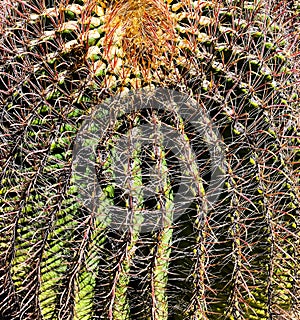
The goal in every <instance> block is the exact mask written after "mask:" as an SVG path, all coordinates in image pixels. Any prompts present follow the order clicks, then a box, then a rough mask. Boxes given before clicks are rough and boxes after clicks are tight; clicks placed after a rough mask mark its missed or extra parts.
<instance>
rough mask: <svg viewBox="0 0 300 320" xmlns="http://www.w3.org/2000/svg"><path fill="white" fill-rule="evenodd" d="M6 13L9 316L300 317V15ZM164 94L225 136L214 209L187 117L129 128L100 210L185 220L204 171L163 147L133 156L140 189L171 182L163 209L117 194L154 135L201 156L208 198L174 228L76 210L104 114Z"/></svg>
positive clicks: (91, 2) (125, 119)
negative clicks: (87, 151) (92, 134)
mask: <svg viewBox="0 0 300 320" xmlns="http://www.w3.org/2000/svg"><path fill="white" fill-rule="evenodd" d="M0 6H2V8H1V9H2V10H1V16H0V18H1V21H0V35H1V37H0V48H1V50H0V52H1V64H0V74H1V77H0V80H1V87H0V103H1V106H2V107H1V124H0V128H1V133H0V138H1V144H0V146H1V148H0V152H1V157H0V163H1V166H0V176H1V189H0V195H1V197H0V230H1V233H0V245H1V251H0V255H1V256H0V279H1V281H0V318H1V319H86V320H87V319H116V320H125V319H157V320H163V319H299V318H300V306H299V303H300V302H299V298H298V297H299V295H300V288H299V276H300V275H299V265H300V261H299V250H300V243H299V201H300V188H299V185H300V178H299V163H300V157H299V155H300V135H299V129H300V126H299V119H300V111H299V110H300V109H299V103H300V102H299V87H298V85H299V80H300V77H299V74H300V72H299V65H300V64H299V49H300V48H299V33H300V24H299V14H300V4H299V1H290V2H288V3H286V2H285V1H284V2H280V1H277V0H268V1H266V0H264V1H256V0H255V1H234V0H222V1H189V0H184V1H175V0H174V1H172V0H167V1H164V0H153V1H148V0H140V1H137V0H136V1H131V0H120V1H119V0H115V1H105V0H104V1H100V0H57V1H56V0H51V1H50V0H49V1H42V0H30V1H23V0H14V1H13V0H5V1H3V2H2V3H1V5H0ZM157 88H165V89H169V90H174V91H175V92H177V93H182V94H184V95H187V96H188V97H190V98H191V99H193V101H196V102H197V108H198V109H196V110H198V113H199V114H200V113H203V112H204V113H205V114H206V115H208V116H207V119H208V121H209V123H210V124H211V125H212V126H214V127H215V128H217V129H218V134H219V136H218V137H220V144H221V145H222V148H223V150H224V159H223V160H224V161H223V163H222V165H221V164H220V165H219V167H218V170H219V175H221V176H222V186H220V189H219V191H218V195H217V199H216V201H214V203H210V202H209V201H207V199H210V194H209V192H211V188H209V185H210V183H211V179H212V177H213V176H214V172H213V171H214V168H212V166H211V159H210V154H209V151H208V150H207V147H206V146H205V144H204V143H203V138H202V137H198V136H195V134H193V130H194V129H195V130H196V129H197V128H193V127H192V126H191V125H190V123H189V121H188V119H184V117H182V116H180V114H179V115H178V114H176V113H170V112H169V113H168V112H158V111H157V110H152V109H151V110H150V109H149V110H148V111H147V112H146V111H145V112H144V113H143V112H133V113H132V114H127V115H126V114H125V115H123V116H122V117H119V118H118V121H117V124H116V125H115V126H114V127H113V128H112V129H113V130H115V132H112V131H113V130H110V131H108V133H110V135H109V134H108V136H107V137H106V138H105V139H104V140H103V139H102V140H101V139H100V138H99V145H98V147H97V150H96V152H98V153H96V154H95V155H94V162H95V167H97V170H96V171H97V175H98V176H97V178H98V181H99V185H101V188H102V189H103V198H102V199H100V200H101V201H102V203H104V204H105V205H104V206H103V211H105V206H106V205H107V206H109V205H111V204H113V205H115V206H119V207H122V208H124V209H125V210H127V211H128V212H133V211H134V210H136V211H138V210H141V211H142V210H153V208H155V209H156V210H158V211H160V212H161V214H162V217H161V219H160V222H161V221H163V216H164V217H165V215H166V214H167V213H170V214H171V215H172V202H174V197H175V195H176V192H178V186H177V184H178V183H180V181H181V180H180V177H181V175H182V173H181V172H180V166H179V165H178V162H180V161H185V162H186V163H189V161H190V159H188V158H182V157H179V156H178V155H174V154H173V155H171V154H170V153H168V150H167V149H166V148H164V147H163V145H162V144H161V143H160V142H158V144H156V145H155V144H154V143H153V141H152V140H151V139H149V146H148V150H146V149H147V148H144V149H143V150H142V149H139V150H134V152H132V153H130V152H128V155H127V157H128V161H129V162H130V168H131V170H129V171H128V172H125V175H127V176H128V177H126V178H128V181H131V182H132V185H134V190H137V191H138V190H140V189H142V185H143V184H144V183H145V182H148V183H149V179H148V178H149V177H150V173H149V172H150V170H152V169H153V168H154V169H155V170H156V171H157V172H158V174H159V175H160V177H161V178H160V179H158V180H159V181H158V182H159V183H161V185H160V186H161V189H159V190H155V191H154V195H155V196H154V197H153V199H151V201H148V202H146V201H144V199H143V197H140V196H132V194H130V193H128V194H125V195H124V194H121V193H120V190H119V189H118V188H117V187H116V185H115V184H113V181H110V177H111V175H112V174H113V172H112V171H113V170H112V167H111V163H110V157H112V154H113V152H118V149H117V141H116V139H117V137H120V135H121V134H123V133H124V132H126V131H128V130H129V128H138V127H139V126H140V125H141V124H142V123H157V128H159V127H160V126H161V125H162V124H166V125H167V126H169V127H170V128H172V129H173V130H175V131H176V132H177V133H178V134H179V136H181V137H182V139H183V141H185V142H186V143H187V145H188V147H189V148H191V149H193V150H194V153H195V154H196V156H197V159H196V160H195V161H194V162H195V163H196V167H195V168H196V169H195V168H194V171H193V170H192V171H190V172H189V174H190V176H191V177H195V181H194V182H195V183H198V186H199V188H198V189H196V190H195V192H194V200H193V202H192V203H191V204H190V206H189V208H188V210H186V211H185V214H183V215H182V216H180V217H178V218H177V219H176V220H175V219H174V220H173V221H171V220H172V219H169V220H170V221H167V222H166V220H164V222H165V223H160V224H159V223H158V225H157V227H156V228H153V230H150V231H149V230H148V231H147V232H144V233H141V232H139V229H138V228H137V227H136V226H137V225H138V222H137V221H135V220H133V223H132V228H129V229H126V230H123V229H118V228H112V227H111V226H110V225H109V224H105V223H104V222H103V221H104V220H101V219H100V220H99V219H98V218H97V216H95V215H94V214H93V213H91V212H90V211H89V210H88V209H87V208H86V207H85V206H84V205H83V204H82V202H81V201H79V198H78V188H77V186H76V176H74V174H73V170H72V169H73V167H72V162H73V155H74V153H73V155H72V151H73V147H74V145H76V136H77V135H78V133H79V132H80V128H81V126H82V124H83V122H84V119H86V117H87V116H89V115H90V114H92V112H93V110H95V108H97V106H99V105H101V104H102V103H106V104H108V105H111V108H112V109H113V108H114V104H113V103H112V102H111V101H112V100H109V99H111V98H114V97H121V100H120V101H123V100H122V99H125V100H124V101H128V100H126V97H130V94H131V93H132V92H133V93H134V94H136V95H137V96H138V97H140V99H141V103H142V102H143V101H144V100H143V99H145V100H146V99H148V97H149V95H151V92H153V91H155V90H156V89H157ZM141 89H143V91H141ZM121 111H122V110H121ZM121 111H120V112H121ZM143 121H144V122H143ZM158 131H159V129H158ZM99 154H100V156H99ZM103 154H105V155H106V160H108V161H106V162H105V163H104V162H103V161H102V160H103V159H102V158H101V155H103ZM147 179H148V180H147ZM111 180H113V179H111ZM133 200H135V201H133ZM101 201H100V202H101ZM205 203H206V205H205V206H204V204H205ZM101 208H102V207H101ZM101 210H102V209H101ZM164 219H165V218H164Z"/></svg>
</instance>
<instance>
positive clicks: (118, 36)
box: [104, 0, 175, 67]
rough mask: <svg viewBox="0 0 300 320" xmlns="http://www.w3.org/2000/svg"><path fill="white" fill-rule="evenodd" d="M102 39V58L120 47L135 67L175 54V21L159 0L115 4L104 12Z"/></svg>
mask: <svg viewBox="0 0 300 320" xmlns="http://www.w3.org/2000/svg"><path fill="white" fill-rule="evenodd" d="M104 29H105V31H106V36H105V39H104V47H105V51H104V52H105V55H106V56H108V57H110V55H111V52H112V48H113V47H114V46H117V47H121V48H122V50H123V52H124V55H125V56H126V58H127V60H128V61H129V62H130V63H132V64H133V65H134V66H135V67H136V66H137V65H138V64H139V63H141V64H148V65H149V63H150V62H152V67H153V64H154V62H155V61H157V60H161V59H162V58H163V56H164V55H165V53H166V52H169V53H171V52H172V51H174V45H172V42H174V40H175V32H174V20H173V18H172V17H171V15H170V12H169V9H168V6H167V5H166V4H165V3H164V1H162V0H154V1H148V0H144V1H140V0H139V1H132V0H130V1H126V0H121V1H117V2H116V3H115V4H114V5H113V6H112V7H111V8H110V9H109V10H108V12H107V19H106V23H105V28H104Z"/></svg>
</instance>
